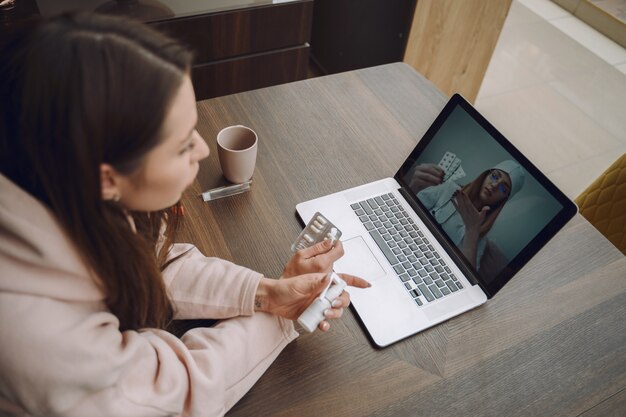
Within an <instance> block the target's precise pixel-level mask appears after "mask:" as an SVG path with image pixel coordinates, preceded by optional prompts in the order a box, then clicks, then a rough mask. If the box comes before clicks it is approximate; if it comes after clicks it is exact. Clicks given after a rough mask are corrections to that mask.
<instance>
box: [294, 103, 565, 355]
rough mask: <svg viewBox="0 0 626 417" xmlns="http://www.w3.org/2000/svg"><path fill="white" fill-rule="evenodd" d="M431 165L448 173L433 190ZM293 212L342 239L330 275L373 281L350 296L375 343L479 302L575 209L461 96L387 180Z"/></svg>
mask: <svg viewBox="0 0 626 417" xmlns="http://www.w3.org/2000/svg"><path fill="white" fill-rule="evenodd" d="M434 166H438V167H439V168H440V170H435V173H438V174H439V175H440V176H441V173H442V172H443V173H444V174H443V177H439V181H434V182H433V181H432V177H430V179H429V177H428V175H427V173H428V172H429V170H430V172H432V170H433V168H434ZM438 182H440V183H438ZM461 193H463V194H464V195H463V196H462V195H461ZM473 202H477V204H478V206H479V207H481V206H482V207H484V206H483V204H484V205H486V206H488V207H489V209H484V210H483V211H482V212H479V210H477V209H475V208H474V207H475V204H473ZM296 209H297V212H298V214H299V216H300V217H301V219H302V220H303V221H304V222H305V223H307V222H308V221H309V220H310V219H311V218H312V217H313V215H314V214H315V213H316V212H318V211H319V212H321V213H322V214H323V215H324V216H326V217H327V218H328V219H329V220H330V221H331V222H333V223H334V224H335V225H336V226H337V227H338V228H339V229H340V230H341V231H342V233H343V235H342V239H341V240H342V242H343V246H344V251H345V255H344V256H343V257H342V258H341V259H340V260H339V261H337V262H336V263H335V271H337V272H340V273H341V272H344V273H349V274H352V275H356V276H360V277H362V278H364V279H366V280H368V281H369V282H370V283H371V284H372V287H371V288H368V289H358V288H352V287H350V288H349V289H348V291H349V293H350V298H351V300H352V305H353V307H354V309H355V311H356V313H357V314H358V316H359V318H360V320H361V322H362V324H363V325H364V327H365V328H366V330H367V332H368V333H369V336H370V337H371V340H372V341H373V342H374V343H375V344H376V345H378V346H380V347H384V346H388V345H390V344H392V343H394V342H397V341H399V340H401V339H403V338H406V337H408V336H410V335H413V334H415V333H417V332H420V331H422V330H424V329H426V328H429V327H431V326H433V325H436V324H438V323H441V322H443V321H445V320H447V319H450V318H452V317H454V316H456V315H459V314H461V313H463V312H465V311H468V310H470V309H472V308H475V307H477V306H479V305H481V304H483V303H485V302H486V301H487V299H489V298H491V297H493V296H494V295H495V294H496V293H497V292H498V291H499V290H500V289H501V288H502V287H503V286H504V285H505V284H506V283H507V282H508V281H509V280H510V279H511V278H512V277H513V276H514V275H515V273H517V271H519V270H520V269H521V267H522V266H523V265H524V264H526V262H528V260H529V259H530V258H531V257H532V256H534V255H535V254H536V253H537V252H538V251H539V250H540V249H541V247H542V246H543V245H545V244H546V243H547V242H548V240H550V238H552V237H553V236H554V235H555V234H556V233H557V232H558V231H559V230H560V229H561V228H562V227H563V226H564V225H565V223H567V221H568V220H569V219H571V218H572V217H573V216H574V215H575V214H576V212H577V208H576V205H575V204H574V203H573V202H571V201H570V200H569V199H568V198H567V197H566V196H565V195H564V194H563V193H562V192H561V191H559V190H558V189H557V187H556V186H555V185H554V184H553V183H552V182H550V181H549V180H548V179H547V178H546V177H545V176H544V175H543V174H542V173H541V172H540V171H539V169H537V168H536V167H535V166H534V165H533V164H532V163H531V162H530V161H529V160H528V159H527V158H526V157H524V156H523V155H522V154H521V152H520V151H519V150H517V149H516V148H515V147H514V146H513V145H512V144H511V143H510V142H509V141H508V140H507V139H506V138H505V137H504V136H503V135H502V134H500V133H499V132H498V131H497V130H496V128H494V127H493V126H492V125H491V124H490V123H489V122H488V121H487V120H486V119H485V118H484V117H482V116H481V115H480V114H479V113H478V111H476V109H474V108H473V107H472V106H471V105H470V104H469V103H468V102H467V101H465V100H464V99H463V98H462V97H461V96H460V95H458V94H455V95H454V96H453V97H452V98H451V99H450V101H449V102H448V103H447V104H446V106H445V107H444V109H443V110H442V111H441V113H440V114H439V116H438V117H437V118H436V119H435V121H434V122H433V124H432V126H431V127H430V128H429V129H428V131H427V132H426V133H425V135H424V137H423V138H422V139H421V140H420V141H419V142H418V144H417V146H416V147H415V149H414V150H413V151H412V152H411V154H410V155H409V156H408V157H407V159H406V160H405V161H404V163H403V164H402V166H401V167H400V169H399V170H398V172H397V173H396V174H395V176H394V177H393V178H386V179H382V180H379V181H375V182H372V183H369V184H365V185H362V186H358V187H355V188H351V189H348V190H345V191H341V192H338V193H334V194H330V195H326V196H323V197H320V198H316V199H314V200H310V201H306V202H303V203H300V204H298V205H297V206H296ZM472 210H474V211H472ZM472 216H473V217H472ZM476 216H478V217H476ZM472 219H473V220H472ZM477 219H478V220H477ZM466 223H467V225H466Z"/></svg>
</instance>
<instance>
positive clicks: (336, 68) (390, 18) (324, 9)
mask: <svg viewBox="0 0 626 417" xmlns="http://www.w3.org/2000/svg"><path fill="white" fill-rule="evenodd" d="M414 8H415V0H315V5H314V7H313V10H314V11H313V30H312V35H311V57H312V60H313V62H314V63H315V64H316V65H317V66H318V67H319V69H320V70H321V71H322V72H323V73H324V74H332V73H337V72H342V71H349V70H353V69H358V68H365V67H372V66H375V65H382V64H388V63H391V62H397V61H402V57H403V55H404V48H405V45H406V40H407V36H408V33H409V29H410V27H411V18H412V16H413V9H414Z"/></svg>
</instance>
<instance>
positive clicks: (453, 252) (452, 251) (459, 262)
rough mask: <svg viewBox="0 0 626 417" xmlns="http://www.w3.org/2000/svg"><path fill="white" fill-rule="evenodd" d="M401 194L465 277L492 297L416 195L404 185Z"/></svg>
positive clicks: (400, 189)
mask: <svg viewBox="0 0 626 417" xmlns="http://www.w3.org/2000/svg"><path fill="white" fill-rule="evenodd" d="M398 191H400V194H402V196H403V197H404V199H405V200H406V201H407V202H408V203H409V205H410V206H411V207H412V208H413V210H414V211H415V213H417V215H418V216H419V218H420V219H421V220H422V221H423V222H424V224H425V225H426V227H428V230H430V232H431V233H432V234H433V235H435V237H436V238H437V241H438V242H439V244H440V245H441V246H443V248H444V249H445V251H446V252H447V254H448V256H450V258H451V259H452V261H453V262H454V263H455V264H456V266H457V267H458V268H459V269H460V270H461V272H462V273H463V274H464V275H465V277H466V278H467V280H468V281H469V282H470V283H471V284H472V285H478V286H480V288H482V290H483V292H485V294H487V297H489V298H491V297H490V296H489V293H488V291H487V290H486V288H485V287H484V286H483V285H482V284H481V282H480V279H478V277H477V275H476V273H474V271H472V270H471V269H470V268H468V267H467V266H466V265H465V262H464V260H463V259H462V258H461V257H460V256H459V255H458V254H457V250H458V249H457V248H456V247H455V246H453V245H451V244H450V243H449V242H448V240H447V239H446V238H445V237H444V235H443V233H442V232H441V231H440V230H439V228H438V227H437V226H436V225H435V224H434V222H433V221H432V220H431V219H430V218H429V217H428V216H427V215H426V214H424V211H423V209H422V208H421V207H420V206H419V204H417V202H415V200H414V198H415V197H414V195H413V194H412V193H410V192H408V191H407V190H406V189H404V188H403V187H400V188H399V190H398Z"/></svg>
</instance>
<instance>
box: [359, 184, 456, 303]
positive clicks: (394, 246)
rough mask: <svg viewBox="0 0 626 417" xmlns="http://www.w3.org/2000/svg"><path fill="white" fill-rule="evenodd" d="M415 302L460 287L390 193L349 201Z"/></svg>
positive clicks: (442, 295)
mask: <svg viewBox="0 0 626 417" xmlns="http://www.w3.org/2000/svg"><path fill="white" fill-rule="evenodd" d="M350 207H352V210H354V212H355V213H356V215H357V216H358V217H359V220H361V223H363V226H365V229H367V231H368V232H369V234H370V236H372V239H374V241H375V242H376V244H377V245H378V247H379V248H380V250H381V251H382V252H383V254H384V255H385V257H386V258H387V260H388V261H389V264H390V265H391V266H392V268H393V269H394V271H395V272H396V275H397V276H398V278H399V279H400V280H401V281H402V283H403V284H404V287H405V288H406V290H407V291H408V293H409V295H410V296H411V297H412V298H413V300H414V301H415V304H417V305H418V306H422V305H424V304H425V303H430V302H432V301H435V300H437V299H439V298H442V297H445V296H447V295H450V294H452V293H454V292H456V291H458V290H460V289H462V288H463V285H462V284H461V282H459V280H458V278H457V277H456V276H454V274H453V273H452V271H451V270H450V268H449V267H448V266H447V265H446V263H445V262H444V260H443V259H441V256H440V255H439V254H438V253H437V251H436V250H435V248H434V247H433V246H432V245H431V244H430V242H429V241H428V239H427V238H426V236H425V235H424V233H423V232H422V231H420V230H419V228H418V227H417V225H416V224H415V222H414V221H413V220H412V219H411V218H410V217H409V216H408V214H407V213H406V211H405V210H404V208H403V207H402V206H401V205H400V204H399V203H398V200H397V199H396V198H395V197H394V196H393V194H391V193H388V194H383V195H380V196H377V197H372V198H369V199H367V200H363V201H360V202H358V203H354V204H351V205H350Z"/></svg>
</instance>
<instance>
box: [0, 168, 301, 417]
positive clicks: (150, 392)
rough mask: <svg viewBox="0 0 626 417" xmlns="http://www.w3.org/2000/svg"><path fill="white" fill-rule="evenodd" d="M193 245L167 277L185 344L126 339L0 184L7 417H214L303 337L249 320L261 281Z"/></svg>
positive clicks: (0, 384) (268, 319) (23, 201)
mask: <svg viewBox="0 0 626 417" xmlns="http://www.w3.org/2000/svg"><path fill="white" fill-rule="evenodd" d="M190 248H192V250H191V251H189V252H187V253H186V254H185V255H183V257H182V258H181V259H178V260H177V261H175V262H174V263H173V264H171V265H170V266H169V267H168V268H167V269H166V270H165V272H164V279H165V282H166V284H167V286H168V290H169V292H170V295H171V298H172V300H173V302H174V303H175V305H176V310H177V316H176V318H177V319H191V318H219V319H227V320H223V321H221V322H220V323H219V324H217V325H216V326H214V327H211V328H196V329H192V330H190V331H188V332H187V333H185V335H184V336H183V337H182V338H180V339H179V338H177V337H175V336H174V335H172V334H170V333H168V332H166V331H163V330H158V329H143V330H141V331H125V332H120V331H119V329H118V324H119V323H118V320H117V318H116V317H115V316H114V315H113V314H111V313H110V312H109V311H108V310H107V307H106V305H105V304H104V302H103V299H104V297H103V294H102V292H101V291H100V290H99V289H98V287H97V285H96V283H95V281H94V279H93V278H92V277H91V276H90V274H89V272H88V270H87V269H86V268H85V266H84V265H83V263H82V262H81V260H80V258H79V256H78V254H77V253H76V251H75V250H74V249H73V247H72V245H71V243H70V242H69V241H68V239H67V238H66V237H65V235H64V233H63V232H62V230H61V229H60V227H59V225H58V224H57V222H56V221H55V220H54V217H53V215H52V214H51V213H50V212H49V210H47V209H46V208H45V207H44V206H43V205H42V204H41V203H39V202H38V201H37V200H36V199H34V198H33V197H32V196H30V195H29V194H27V193H25V192H24V191H23V190H22V189H20V188H19V187H17V186H16V185H15V184H13V183H12V182H11V181H9V180H8V179H7V178H6V177H4V176H2V175H0V414H1V415H5V414H8V415H33V416H38V415H42V416H43V415H45V416H56V415H64V416H80V417H85V416H89V417H96V416H116V417H124V416H177V415H186V416H187V415H188V416H216V415H223V414H224V413H225V412H226V411H228V410H229V409H230V408H231V407H232V406H233V405H234V404H235V403H236V402H237V401H238V400H239V399H240V398H241V397H242V396H243V395H244V394H245V393H246V392H247V391H248V390H249V389H250V387H252V385H253V384H254V383H255V382H256V381H257V380H258V379H259V378H260V376H261V375H262V374H263V372H265V370H266V369H267V368H268V367H269V366H270V364H271V363H272V362H273V361H274V360H275V359H276V357H277V356H278V354H279V353H280V352H281V351H282V349H283V348H284V347H285V346H286V345H287V344H288V343H289V342H290V341H292V340H293V339H294V338H295V337H296V336H297V333H296V332H295V330H294V328H293V324H292V322H291V321H289V320H284V319H281V318H278V317H275V316H272V315H269V314H264V313H254V305H253V304H254V295H255V292H256V289H257V286H258V284H259V281H260V279H261V275H260V274H258V273H256V272H254V271H251V270H249V269H246V268H243V267H240V266H237V265H235V264H233V263H231V262H228V261H224V260H221V259H217V258H207V257H205V256H203V255H202V254H201V253H200V252H199V251H198V250H197V249H196V248H193V247H192V246H191V245H184V244H177V245H175V247H174V249H173V251H172V256H175V255H176V254H178V253H182V252H184V251H186V250H187V249H190Z"/></svg>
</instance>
